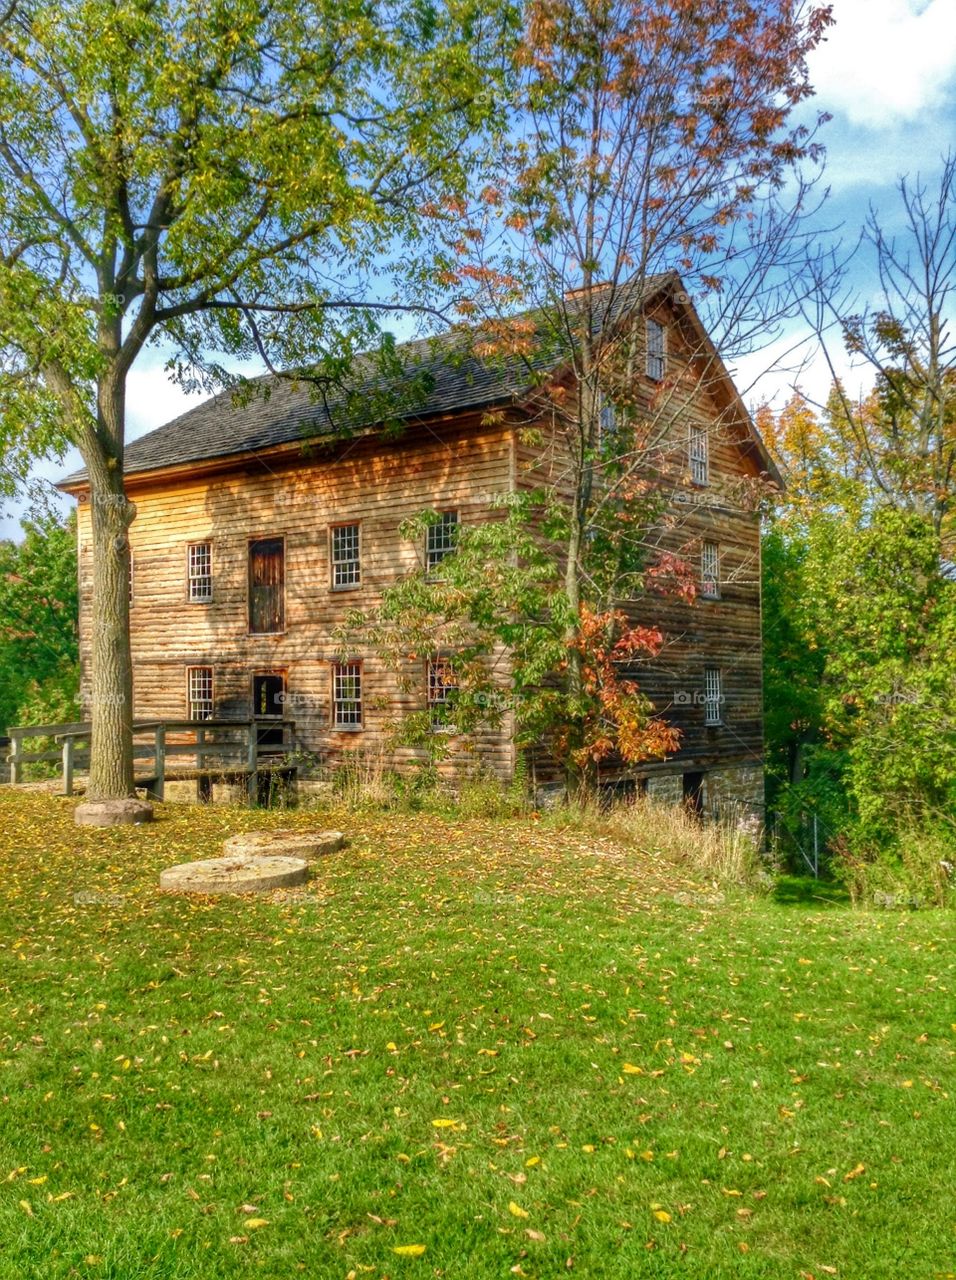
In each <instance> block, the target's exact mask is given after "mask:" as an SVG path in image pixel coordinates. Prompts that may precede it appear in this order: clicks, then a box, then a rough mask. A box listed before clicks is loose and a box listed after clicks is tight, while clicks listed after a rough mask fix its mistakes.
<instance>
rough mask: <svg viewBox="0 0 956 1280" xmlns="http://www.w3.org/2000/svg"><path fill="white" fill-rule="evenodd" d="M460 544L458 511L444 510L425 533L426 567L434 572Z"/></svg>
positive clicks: (430, 571)
mask: <svg viewBox="0 0 956 1280" xmlns="http://www.w3.org/2000/svg"><path fill="white" fill-rule="evenodd" d="M457 545H458V512H457V511H442V512H441V514H440V515H439V517H438V519H437V520H436V521H435V522H434V523H433V524H430V525H429V526H428V532H427V533H426V535H425V568H426V570H427V571H428V572H429V573H433V572H434V571H435V570H436V569H437V568H438V566H439V565H440V564H441V562H442V561H443V560H444V559H445V558H446V557H447V556H450V555H451V554H452V553H453V552H454V550H455V547H456V546H457Z"/></svg>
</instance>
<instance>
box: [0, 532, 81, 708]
mask: <svg viewBox="0 0 956 1280" xmlns="http://www.w3.org/2000/svg"><path fill="white" fill-rule="evenodd" d="M22 529H23V537H22V539H21V540H20V541H19V542H14V541H12V540H7V541H2V542H0V732H2V730H3V728H4V727H6V726H9V725H13V724H23V723H29V722H30V721H31V720H33V721H34V722H39V723H43V722H44V721H46V722H48V723H49V722H51V721H53V722H58V721H61V720H72V719H74V718H75V716H76V713H77V693H78V687H79V655H78V646H77V630H76V622H77V607H78V600H77V578H76V519H75V517H74V516H71V517H70V518H69V519H68V520H66V521H65V522H64V521H63V520H61V519H60V517H59V516H58V515H57V514H55V513H54V512H50V511H46V510H38V511H36V510H35V511H33V512H31V514H30V516H28V517H26V518H25V519H24V520H23V522H22ZM48 713H50V714H48Z"/></svg>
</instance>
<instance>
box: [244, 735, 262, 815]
mask: <svg viewBox="0 0 956 1280" xmlns="http://www.w3.org/2000/svg"><path fill="white" fill-rule="evenodd" d="M246 732H247V733H248V735H249V737H248V739H247V741H246V768H247V770H248V775H247V777H246V795H247V797H248V800H249V803H250V805H254V804H255V803H256V801H257V800H258V799H259V732H258V727H257V725H256V722H255V721H254V720H253V721H251V722H250V724H249V727H248V729H247V731H246Z"/></svg>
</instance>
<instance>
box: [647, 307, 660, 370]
mask: <svg viewBox="0 0 956 1280" xmlns="http://www.w3.org/2000/svg"><path fill="white" fill-rule="evenodd" d="M647 376H648V377H649V378H650V379H651V381H652V382H660V381H661V380H662V379H663V377H664V326H663V325H662V324H661V323H660V321H659V320H648V321H647Z"/></svg>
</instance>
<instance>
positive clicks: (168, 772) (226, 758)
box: [8, 720, 295, 804]
mask: <svg viewBox="0 0 956 1280" xmlns="http://www.w3.org/2000/svg"><path fill="white" fill-rule="evenodd" d="M267 728H268V729H270V730H277V729H281V734H282V741H281V743H269V744H267V745H264V744H261V743H260V741H259V737H260V734H261V733H262V731H263V730H264V729H267ZM294 728H295V722H294V721H292V720H281V721H268V722H263V721H261V720H136V721H134V722H133V765H134V771H135V775H136V785H137V787H142V788H143V789H144V790H145V791H146V792H147V793H148V794H149V795H150V796H151V797H152V798H153V799H156V800H162V799H163V798H164V792H165V784H166V783H167V782H181V781H182V782H187V781H191V780H192V779H196V781H197V782H199V781H202V780H206V779H215V780H217V781H231V782H236V783H242V784H244V785H245V788H246V794H247V796H248V797H249V801H250V803H253V804H254V803H255V802H256V799H257V797H258V794H259V779H260V777H261V776H274V775H275V774H277V773H290V772H294V770H295V766H294V765H290V764H288V763H287V762H286V761H285V760H284V756H285V755H286V753H287V752H288V751H291V749H292V745H293V744H292V735H293V732H294ZM8 733H9V737H10V749H9V755H8V763H9V768H10V775H9V776H10V782H11V783H12V784H13V785H15V786H16V785H19V784H22V782H23V774H24V766H26V765H29V764H40V763H52V762H53V761H59V762H60V770H61V780H62V784H63V791H62V794H63V795H67V796H71V795H73V794H74V792H75V789H76V781H77V776H76V775H77V774H78V773H80V772H81V771H85V770H86V769H88V768H89V759H90V743H91V739H92V725H91V724H90V723H89V722H77V723H72V724H43V725H15V726H14V727H13V728H11V729H9V730H8ZM36 739H40V740H41V748H42V747H43V743H44V742H45V741H48V740H50V739H52V741H53V742H54V743H55V744H57V745H56V748H55V749H50V748H49V747H46V748H43V749H41V750H34V751H28V750H26V749H25V748H26V745H27V744H28V743H29V742H30V741H31V740H36Z"/></svg>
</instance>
